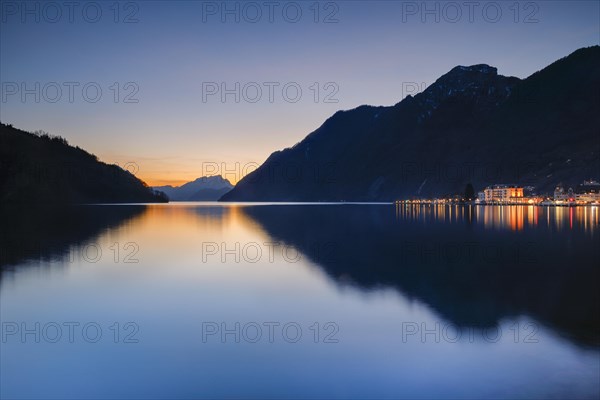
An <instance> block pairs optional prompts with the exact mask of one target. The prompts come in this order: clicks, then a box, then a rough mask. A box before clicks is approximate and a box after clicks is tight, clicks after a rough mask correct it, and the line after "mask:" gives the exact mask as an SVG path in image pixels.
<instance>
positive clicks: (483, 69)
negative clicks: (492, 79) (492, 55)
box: [449, 64, 498, 75]
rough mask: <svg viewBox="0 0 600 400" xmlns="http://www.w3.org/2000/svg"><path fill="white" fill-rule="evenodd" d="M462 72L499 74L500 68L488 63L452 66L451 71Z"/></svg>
mask: <svg viewBox="0 0 600 400" xmlns="http://www.w3.org/2000/svg"><path fill="white" fill-rule="evenodd" d="M453 72H454V73H457V72H458V73H460V72H479V73H480V74H489V75H498V68H496V67H492V66H489V65H487V64H476V65H471V66H468V67H466V66H464V65H458V66H456V67H454V68H452V69H451V70H450V72H449V74H451V73H453Z"/></svg>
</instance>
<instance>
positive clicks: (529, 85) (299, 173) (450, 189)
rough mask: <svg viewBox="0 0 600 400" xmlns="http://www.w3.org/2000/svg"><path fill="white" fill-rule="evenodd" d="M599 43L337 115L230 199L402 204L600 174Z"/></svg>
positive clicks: (469, 71)
mask: <svg viewBox="0 0 600 400" xmlns="http://www.w3.org/2000/svg"><path fill="white" fill-rule="evenodd" d="M599 90H600V47H598V46H594V47H589V48H584V49H580V50H577V51H576V52H574V53H573V54H571V55H569V56H568V57H566V58H563V59H561V60H559V61H557V62H555V63H553V64H552V65H550V66H548V67H546V68H544V69H543V70H541V71H539V72H536V73H535V74H533V75H531V76H530V77H528V78H526V79H524V80H521V79H518V78H514V77H504V76H501V75H498V74H497V70H496V68H493V67H490V66H488V65H483V64H481V65H473V66H470V67H463V66H458V67H455V68H453V69H452V70H451V71H450V72H448V73H447V74H445V75H443V76H442V77H441V78H439V79H438V80H437V81H436V82H435V83H433V84H432V85H430V86H429V87H428V88H427V89H426V90H424V91H423V92H422V93H419V94H417V95H416V96H414V97H412V96H408V97H406V98H405V99H404V100H402V101H401V102H400V103H398V104H396V105H394V106H391V107H372V106H361V107H358V108H356V109H353V110H350V111H339V112H337V113H336V114H334V115H333V116H332V117H331V118H329V119H328V120H327V121H325V123H324V124H323V125H322V126H321V127H320V128H318V129H317V130H316V131H314V132H312V133H311V134H310V135H308V136H307V137H306V138H305V139H304V140H302V141H301V142H300V143H297V144H296V145H294V146H293V147H291V148H287V149H285V150H282V151H276V152H274V153H273V154H271V156H270V157H269V158H268V159H267V161H265V163H264V164H263V165H262V166H261V167H260V168H258V169H257V170H256V171H254V172H253V173H251V174H249V175H248V176H246V177H245V178H244V179H242V180H241V181H240V182H239V183H238V184H237V185H236V187H235V188H234V189H233V190H231V191H230V192H229V193H227V194H226V195H225V196H223V197H222V198H221V200H223V201H325V200H331V201H339V200H347V201H348V200H366V201H377V200H395V199H400V198H407V197H414V196H439V195H447V194H454V193H462V192H463V190H464V188H465V185H466V184H467V183H469V182H472V183H473V185H474V186H475V190H481V189H482V188H483V187H484V186H486V185H489V184H493V183H519V184H523V185H533V186H536V187H537V189H538V190H539V191H541V192H549V191H551V190H552V189H553V188H554V186H555V185H556V184H558V183H564V184H568V185H575V184H577V183H580V182H581V181H583V180H584V179H590V178H596V179H597V178H599V177H600V162H599V161H600V160H599V154H600V141H599V139H598V137H599V133H600V132H599V127H600V112H598V110H600V95H599Z"/></svg>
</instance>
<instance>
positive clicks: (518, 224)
mask: <svg viewBox="0 0 600 400" xmlns="http://www.w3.org/2000/svg"><path fill="white" fill-rule="evenodd" d="M598 214H599V211H598V207H597V206H591V207H588V206H585V207H543V206H534V205H530V206H520V205H492V206H486V205H444V204H431V205H430V204H427V205H413V204H397V205H396V217H397V218H399V219H405V220H420V221H422V222H424V223H425V222H428V221H437V222H439V221H444V222H456V221H459V220H467V221H468V222H469V223H477V224H482V225H483V226H484V227H485V228H489V229H509V230H512V231H520V230H523V229H528V228H535V227H536V226H543V227H550V228H553V229H555V230H557V231H561V230H563V229H580V228H581V229H583V230H584V231H585V232H590V233H593V232H594V231H595V230H596V229H598V224H599V222H600V219H599V218H600V217H599V215H598Z"/></svg>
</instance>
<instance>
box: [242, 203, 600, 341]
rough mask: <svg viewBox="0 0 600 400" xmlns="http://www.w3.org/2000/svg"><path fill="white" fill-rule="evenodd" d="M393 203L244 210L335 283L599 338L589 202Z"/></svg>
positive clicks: (483, 322)
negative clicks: (552, 205)
mask: <svg viewBox="0 0 600 400" xmlns="http://www.w3.org/2000/svg"><path fill="white" fill-rule="evenodd" d="M393 207H394V206H352V205H347V206H342V207H329V206H312V207H295V206H270V207H248V208H244V212H245V213H246V214H247V215H249V216H250V217H252V218H253V219H254V220H256V221H258V222H260V224H261V225H262V226H263V228H264V229H265V230H266V231H267V232H268V233H269V234H270V235H271V236H272V237H273V238H274V240H280V241H283V242H286V243H289V244H292V245H294V246H296V247H297V248H298V249H300V250H301V251H303V252H305V253H306V254H307V255H308V256H309V257H311V258H312V259H313V260H314V262H316V263H317V264H318V265H319V266H321V267H322V268H323V269H324V270H325V271H326V272H327V273H328V274H329V275H330V276H332V277H333V278H334V279H335V280H336V281H338V282H340V283H341V284H343V285H345V284H347V283H348V282H353V283H354V284H355V285H356V286H358V287H362V288H365V289H373V288H377V287H380V286H382V285H383V286H391V287H394V288H396V289H398V290H399V291H400V292H401V293H402V294H403V295H405V296H409V297H412V298H416V299H419V300H421V301H423V302H425V303H426V304H428V305H430V306H431V307H432V308H433V309H435V310H436V311H437V312H438V313H439V314H440V315H441V316H443V317H444V318H445V319H447V320H450V321H452V322H453V323H455V324H458V325H462V326H493V325H496V324H498V323H499V321H500V320H501V319H503V318H507V317H516V316H519V315H523V314H526V315H529V316H531V317H533V318H535V319H537V320H540V321H543V322H544V323H546V324H548V325H549V326H552V327H553V328H555V329H556V330H557V331H559V332H560V333H561V334H563V335H565V336H568V337H569V338H571V339H572V340H575V341H576V342H578V343H580V344H591V345H598V344H599V343H600V341H599V335H598V331H599V328H600V307H599V304H600V296H599V295H598V291H597V287H596V286H597V282H598V278H600V274H599V270H598V263H597V262H598V260H599V257H598V254H599V253H598V252H599V247H598V246H597V245H598V240H597V238H594V237H593V235H590V233H593V232H594V230H595V228H596V227H597V214H596V213H595V212H594V211H586V210H585V209H549V208H530V207H527V206H523V207H488V208H483V207H469V206H442V207H427V206H416V207H415V206H411V207H406V208H405V207H400V208H396V210H394V208H393ZM394 213H395V218H394ZM315 243H317V244H318V243H321V244H323V245H324V244H326V243H328V244H332V243H333V244H335V246H330V251H327V252H324V253H323V252H321V253H320V252H314V251H313V250H312V249H314V247H315ZM317 247H318V246H317Z"/></svg>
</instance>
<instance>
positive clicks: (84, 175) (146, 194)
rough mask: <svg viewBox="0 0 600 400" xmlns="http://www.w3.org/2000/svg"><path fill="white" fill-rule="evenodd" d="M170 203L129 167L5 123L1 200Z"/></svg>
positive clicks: (0, 147) (0, 140)
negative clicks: (131, 171)
mask: <svg viewBox="0 0 600 400" xmlns="http://www.w3.org/2000/svg"><path fill="white" fill-rule="evenodd" d="M167 201H168V199H167V197H166V196H165V195H164V194H163V193H158V192H155V191H153V190H152V189H151V188H149V187H148V186H147V185H146V184H145V183H144V182H142V181H141V180H139V179H138V178H136V177H135V176H134V175H132V174H131V173H129V172H128V171H125V170H123V169H121V168H120V167H118V166H116V165H110V164H105V163H103V162H101V161H99V160H98V158H97V157H96V156H95V155H93V154H90V153H88V152H86V151H85V150H83V149H81V148H79V147H73V146H70V145H69V144H68V143H67V141H66V140H65V139H63V138H61V137H58V136H51V135H48V134H46V133H41V134H35V133H29V132H25V131H22V130H19V129H16V128H13V127H12V126H11V125H5V124H2V123H0V204H15V203H53V204H69V203H153V202H167Z"/></svg>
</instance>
